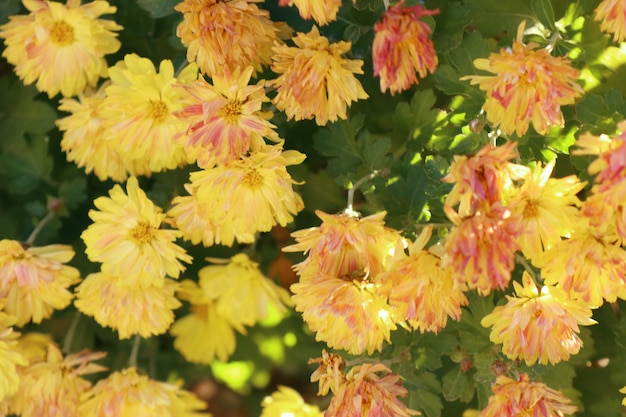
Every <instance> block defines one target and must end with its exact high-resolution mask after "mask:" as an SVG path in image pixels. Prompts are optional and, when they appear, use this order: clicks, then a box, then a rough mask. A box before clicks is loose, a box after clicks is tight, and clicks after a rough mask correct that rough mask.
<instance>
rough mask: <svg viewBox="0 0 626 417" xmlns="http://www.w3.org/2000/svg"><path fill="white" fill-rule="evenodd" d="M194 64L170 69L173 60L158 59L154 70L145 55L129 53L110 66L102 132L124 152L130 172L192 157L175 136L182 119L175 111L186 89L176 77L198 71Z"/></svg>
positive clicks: (187, 77)
mask: <svg viewBox="0 0 626 417" xmlns="http://www.w3.org/2000/svg"><path fill="white" fill-rule="evenodd" d="M197 72H198V69H197V67H196V66H195V65H193V64H192V65H189V66H187V67H186V68H185V69H184V70H183V71H182V72H181V73H180V74H179V75H178V77H176V76H175V75H174V65H173V64H172V62H171V61H169V60H163V61H161V64H160V65H159V70H158V71H157V70H156V68H155V66H154V64H153V63H152V62H151V61H150V60H149V59H147V58H141V57H139V56H138V55H136V54H128V55H126V56H125V57H124V60H123V61H120V62H118V63H117V64H116V65H115V66H114V67H111V68H110V69H109V77H110V78H111V85H109V86H108V87H106V89H105V91H106V97H105V99H104V101H103V102H102V104H101V108H100V116H101V118H102V119H103V127H104V128H105V134H104V138H105V140H107V141H110V142H111V146H113V147H114V148H115V149H117V151H118V152H119V154H120V155H121V156H122V158H123V160H124V161H125V164H126V165H127V169H128V170H129V172H130V174H131V175H150V174H151V172H160V171H163V170H166V169H173V168H176V167H179V166H182V165H185V164H187V163H189V162H190V159H189V158H188V157H187V155H186V154H185V152H184V150H183V149H182V147H181V146H179V145H177V144H176V143H175V141H174V137H175V136H176V135H179V134H182V133H183V132H184V131H185V128H186V125H185V123H184V122H182V121H181V120H179V119H178V118H177V117H176V116H175V115H174V113H175V112H177V111H180V110H182V108H183V105H182V98H183V96H184V94H183V93H184V90H182V89H180V88H176V87H175V86H176V85H177V84H178V83H185V82H188V81H192V80H194V79H196V77H197Z"/></svg>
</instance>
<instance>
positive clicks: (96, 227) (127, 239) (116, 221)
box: [81, 177, 192, 285]
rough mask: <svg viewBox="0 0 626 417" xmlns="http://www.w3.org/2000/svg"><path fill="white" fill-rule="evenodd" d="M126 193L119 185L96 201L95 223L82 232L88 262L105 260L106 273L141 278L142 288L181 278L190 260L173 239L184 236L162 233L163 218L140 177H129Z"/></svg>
mask: <svg viewBox="0 0 626 417" xmlns="http://www.w3.org/2000/svg"><path fill="white" fill-rule="evenodd" d="M126 189H127V192H128V194H126V193H124V190H122V187H120V186H119V185H115V186H114V187H113V188H112V189H111V190H110V191H109V196H110V197H98V198H97V199H95V200H94V204H95V206H96V207H97V208H98V209H99V211H96V210H90V211H89V217H90V218H91V219H92V220H93V221H94V223H93V224H91V225H89V226H88V227H87V229H86V230H85V231H84V232H83V233H82V235H81V237H82V239H83V240H84V242H85V245H86V246H87V249H85V253H86V254H87V256H89V259H90V260H92V261H95V262H102V263H103V265H102V270H103V271H104V272H107V273H109V274H112V275H117V276H120V277H124V276H138V275H141V276H142V278H144V279H145V282H143V284H145V285H151V284H153V283H155V284H157V285H158V284H159V283H160V282H161V281H162V279H163V277H164V276H165V275H169V276H170V277H173V278H178V276H179V274H180V272H181V271H184V270H185V267H184V266H183V265H182V264H181V261H183V262H188V263H189V262H191V259H192V258H191V256H189V255H187V254H186V253H185V250H184V249H182V248H181V247H180V246H178V245H176V243H174V241H175V240H176V238H177V237H179V236H180V235H181V234H182V233H181V232H179V231H176V230H164V229H160V227H161V224H162V222H163V220H164V219H165V214H163V213H162V212H161V209H160V208H159V207H157V206H155V205H154V204H153V203H152V201H150V200H149V199H148V197H147V196H146V193H144V191H143V190H142V189H141V188H139V184H138V182H137V178H135V177H131V178H129V179H128V182H127V186H126Z"/></svg>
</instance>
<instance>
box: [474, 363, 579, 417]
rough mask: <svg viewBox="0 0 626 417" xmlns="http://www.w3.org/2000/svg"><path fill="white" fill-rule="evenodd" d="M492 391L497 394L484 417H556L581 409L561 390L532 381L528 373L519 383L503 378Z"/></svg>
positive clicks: (484, 411) (490, 401)
mask: <svg viewBox="0 0 626 417" xmlns="http://www.w3.org/2000/svg"><path fill="white" fill-rule="evenodd" d="M491 390H492V391H493V394H492V395H491V396H490V397H489V403H488V404H487V407H485V408H484V409H483V410H482V411H481V412H480V417H503V416H523V415H526V416H533V417H555V416H563V415H565V414H568V415H569V414H574V413H575V412H576V411H577V410H578V408H577V407H576V406H574V405H571V400H570V399H569V398H567V397H565V396H564V395H563V394H561V393H560V392H559V391H556V390H554V389H552V388H550V387H548V386H547V385H546V384H544V383H541V382H530V379H529V377H528V374H521V375H520V376H519V380H517V381H516V380H514V379H511V378H509V377H507V376H499V377H498V379H497V380H496V382H495V384H493V385H492V386H491Z"/></svg>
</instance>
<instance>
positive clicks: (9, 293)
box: [0, 240, 80, 326]
mask: <svg viewBox="0 0 626 417" xmlns="http://www.w3.org/2000/svg"><path fill="white" fill-rule="evenodd" d="M73 257H74V250H72V247H71V246H69V245H48V246H42V247H24V246H22V244H21V243H19V242H17V241H14V240H0V298H2V299H6V304H5V307H4V310H5V311H6V312H7V313H9V314H11V315H14V316H15V317H16V324H17V325H18V326H23V325H25V324H26V323H28V322H30V321H32V322H33V323H41V321H42V320H44V319H47V318H49V317H50V316H52V313H53V312H54V310H63V309H64V308H65V307H67V306H68V305H69V304H70V303H71V302H72V298H73V296H72V293H71V292H70V291H69V290H68V288H69V287H70V286H71V285H73V284H76V283H77V282H79V281H80V273H79V272H78V270H77V269H76V268H73V267H71V266H68V265H65V263H66V262H69V261H70V260H71V259H72V258H73Z"/></svg>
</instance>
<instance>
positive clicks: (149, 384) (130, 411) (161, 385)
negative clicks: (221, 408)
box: [78, 368, 210, 417]
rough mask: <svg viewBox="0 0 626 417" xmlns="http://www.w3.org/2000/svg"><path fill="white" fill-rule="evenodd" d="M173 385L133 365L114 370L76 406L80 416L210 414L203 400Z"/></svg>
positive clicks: (196, 416)
mask: <svg viewBox="0 0 626 417" xmlns="http://www.w3.org/2000/svg"><path fill="white" fill-rule="evenodd" d="M180 385H181V384H180V381H179V382H178V383H175V384H171V383H167V382H159V381H155V380H152V379H150V378H148V377H147V376H145V375H139V374H138V373H137V370H136V369H135V368H126V369H123V370H121V371H118V372H113V373H112V374H111V375H109V376H108V377H107V378H106V379H102V380H100V381H98V383H97V384H96V385H95V386H94V387H93V388H91V389H90V390H89V391H87V392H86V393H85V394H84V395H83V397H82V403H81V405H80V407H79V408H78V411H79V413H80V415H81V416H94V417H96V416H97V417H104V416H115V417H139V416H155V417H156V416H159V417H161V416H162V417H174V416H175V417H210V415H209V414H208V413H203V412H201V410H204V409H205V408H206V404H205V403H204V401H201V400H199V399H198V398H196V396H195V395H193V394H192V393H191V392H189V391H185V390H182V389H180Z"/></svg>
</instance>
